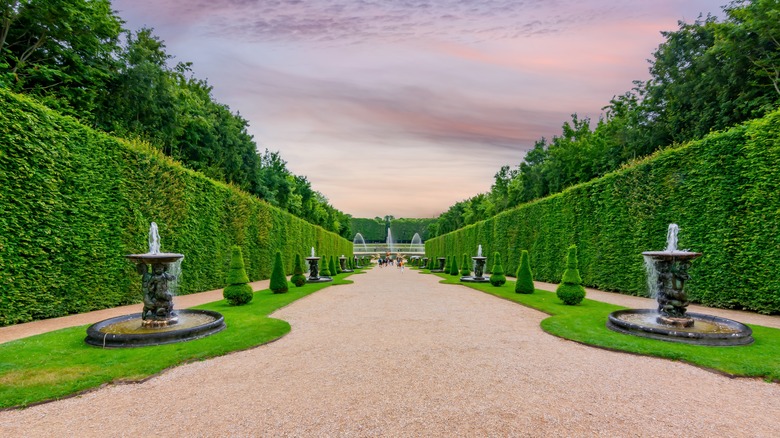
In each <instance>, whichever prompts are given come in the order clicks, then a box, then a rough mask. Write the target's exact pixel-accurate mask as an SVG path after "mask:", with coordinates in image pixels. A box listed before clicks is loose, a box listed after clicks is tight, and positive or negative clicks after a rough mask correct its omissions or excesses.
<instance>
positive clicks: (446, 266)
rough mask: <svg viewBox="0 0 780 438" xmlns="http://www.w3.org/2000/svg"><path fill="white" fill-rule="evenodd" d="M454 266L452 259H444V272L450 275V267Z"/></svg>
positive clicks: (447, 257) (446, 257)
mask: <svg viewBox="0 0 780 438" xmlns="http://www.w3.org/2000/svg"><path fill="white" fill-rule="evenodd" d="M451 264H452V257H450V256H445V257H444V272H445V273H447V274H449V273H450V265H451Z"/></svg>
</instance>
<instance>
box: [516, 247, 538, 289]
mask: <svg viewBox="0 0 780 438" xmlns="http://www.w3.org/2000/svg"><path fill="white" fill-rule="evenodd" d="M515 292H517V293H519V294H532V293H534V274H533V273H532V272H531V258H530V257H529V256H528V251H526V250H523V253H522V255H521V256H520V266H519V267H518V268H517V281H516V282H515Z"/></svg>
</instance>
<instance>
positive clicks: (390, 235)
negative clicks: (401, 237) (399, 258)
mask: <svg viewBox="0 0 780 438" xmlns="http://www.w3.org/2000/svg"><path fill="white" fill-rule="evenodd" d="M385 244H386V245H387V252H388V253H393V252H395V242H394V241H393V231H392V230H390V228H388V229H387V238H386V239H385Z"/></svg>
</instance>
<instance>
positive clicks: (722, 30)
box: [430, 0, 780, 237]
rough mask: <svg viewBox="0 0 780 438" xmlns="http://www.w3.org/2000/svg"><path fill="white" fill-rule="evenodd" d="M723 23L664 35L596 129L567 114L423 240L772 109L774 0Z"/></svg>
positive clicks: (779, 51)
mask: <svg viewBox="0 0 780 438" xmlns="http://www.w3.org/2000/svg"><path fill="white" fill-rule="evenodd" d="M723 10H724V12H725V14H726V18H725V19H724V20H723V21H717V20H716V18H715V17H712V16H709V15H708V16H707V17H706V18H702V17H701V16H700V17H699V19H697V20H696V21H695V22H694V23H690V24H689V23H685V22H682V21H680V22H678V26H679V28H678V29H677V30H676V31H670V32H662V35H663V36H664V39H665V41H664V42H663V43H661V44H660V45H659V46H658V48H657V49H656V51H655V52H654V53H653V57H652V59H650V60H648V62H649V63H650V79H648V80H647V81H635V82H634V87H633V88H632V89H631V90H630V91H627V92H626V93H624V94H622V95H620V96H615V97H613V98H612V100H610V102H609V104H608V105H607V106H605V107H604V108H603V110H604V111H605V113H604V114H603V116H601V117H600V118H599V120H598V122H596V123H593V122H592V121H591V120H590V119H589V118H587V117H585V118H582V117H579V116H578V115H577V114H576V113H575V114H572V116H571V120H570V121H567V122H564V124H563V127H562V133H561V134H560V135H558V136H553V138H552V139H551V140H548V139H546V138H541V139H539V140H537V141H536V142H535V144H534V146H533V148H532V149H531V150H529V151H528V152H527V153H526V155H525V157H524V158H523V161H522V162H521V163H520V164H519V165H518V166H516V167H514V168H512V167H510V166H503V167H502V168H501V169H500V170H499V171H498V172H497V173H496V174H495V182H494V184H493V185H492V187H491V189H490V191H489V192H487V193H481V194H478V195H476V196H474V197H472V198H469V199H466V200H464V201H461V202H458V203H456V204H455V205H453V206H451V207H450V208H449V209H448V210H447V211H446V212H444V213H443V214H441V215H440V216H439V218H438V219H437V221H436V222H435V223H434V224H432V225H431V226H430V235H431V237H433V236H437V235H442V234H446V233H449V232H451V231H454V230H457V229H460V228H462V227H464V226H466V225H469V224H473V223H475V222H478V221H481V220H484V219H487V218H490V217H492V216H494V215H496V214H498V213H500V212H502V211H505V210H508V209H511V208H514V207H516V206H518V205H520V204H523V203H527V202H529V201H532V200H535V199H539V198H542V197H545V196H547V195H550V194H553V193H558V192H561V191H562V190H563V189H565V188H567V187H570V186H572V185H575V184H578V183H581V182H584V181H588V180H591V179H593V178H597V177H600V176H603V175H605V174H607V173H609V172H612V171H614V170H616V169H619V168H621V166H625V165H627V164H628V163H631V162H632V161H634V160H636V159H638V158H640V157H644V156H647V155H649V154H651V153H653V152H655V151H657V150H659V149H662V148H664V147H667V146H671V145H674V144H679V143H684V142H688V141H691V140H695V139H698V138H701V137H703V136H704V135H706V134H707V133H709V132H711V131H720V130H724V129H726V128H728V127H731V126H734V125H736V124H739V123H741V122H744V121H746V120H750V119H754V118H758V117H762V116H763V115H765V114H767V113H768V112H770V111H771V110H773V109H775V108H777V107H778V103H779V102H780V1H778V0H739V1H733V2H731V3H730V4H729V5H728V6H725V7H724V8H723Z"/></svg>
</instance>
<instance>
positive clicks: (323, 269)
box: [320, 256, 331, 277]
mask: <svg viewBox="0 0 780 438" xmlns="http://www.w3.org/2000/svg"><path fill="white" fill-rule="evenodd" d="M330 275H331V274H330V266H328V258H327V257H325V256H322V258H321V259H320V277H330Z"/></svg>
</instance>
